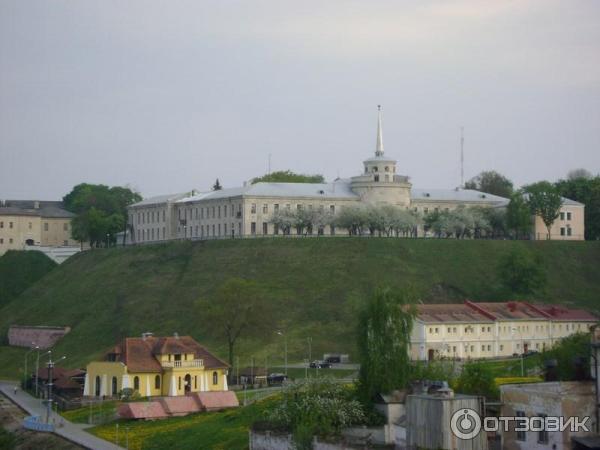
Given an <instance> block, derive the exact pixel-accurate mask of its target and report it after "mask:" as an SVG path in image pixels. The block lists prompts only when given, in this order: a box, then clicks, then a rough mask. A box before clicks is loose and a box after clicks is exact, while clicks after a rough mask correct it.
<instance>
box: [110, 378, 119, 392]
mask: <svg viewBox="0 0 600 450" xmlns="http://www.w3.org/2000/svg"><path fill="white" fill-rule="evenodd" d="M117 394H118V389H117V377H112V392H111V395H117Z"/></svg>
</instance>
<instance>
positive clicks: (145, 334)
mask: <svg viewBox="0 0 600 450" xmlns="http://www.w3.org/2000/svg"><path fill="white" fill-rule="evenodd" d="M152 336H154V333H151V332H150V331H146V332H145V333H142V339H143V340H144V341H145V340H146V339H148V338H149V337H152Z"/></svg>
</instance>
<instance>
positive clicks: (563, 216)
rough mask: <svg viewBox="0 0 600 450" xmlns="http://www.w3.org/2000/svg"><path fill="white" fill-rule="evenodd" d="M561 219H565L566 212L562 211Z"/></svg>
mask: <svg viewBox="0 0 600 450" xmlns="http://www.w3.org/2000/svg"><path fill="white" fill-rule="evenodd" d="M560 220H565V213H564V212H561V213H560Z"/></svg>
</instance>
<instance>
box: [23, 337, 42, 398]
mask: <svg viewBox="0 0 600 450" xmlns="http://www.w3.org/2000/svg"><path fill="white" fill-rule="evenodd" d="M31 345H35V342H32V343H31ZM38 348H39V347H38V346H37V345H36V346H35V347H31V348H30V349H29V351H28V352H27V353H25V371H24V372H23V390H25V389H27V357H28V356H29V354H30V353H31V352H32V351H34V350H35V349H38Z"/></svg>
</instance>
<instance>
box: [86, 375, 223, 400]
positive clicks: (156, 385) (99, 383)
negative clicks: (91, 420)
mask: <svg viewBox="0 0 600 450" xmlns="http://www.w3.org/2000/svg"><path fill="white" fill-rule="evenodd" d="M185 378H187V380H185ZM185 378H184V381H185V383H186V384H188V386H187V387H188V389H191V382H192V377H191V376H190V375H186V376H185ZM212 382H213V385H218V384H219V374H218V373H217V372H213V374H212ZM111 384H112V386H111V387H112V390H111V393H110V395H117V393H118V390H117V377H112V380H111ZM160 386H161V377H160V375H155V376H154V389H160ZM177 388H178V389H179V390H181V377H179V379H178V383H177ZM194 389H198V376H197V375H194ZM94 390H95V392H96V397H100V393H101V392H102V379H101V378H100V376H99V375H98V376H96V386H95V389H94ZM133 390H134V391H139V390H140V377H138V376H137V375H136V376H134V377H133Z"/></svg>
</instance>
